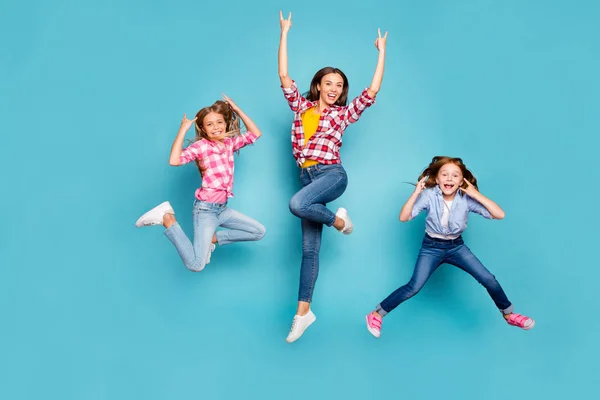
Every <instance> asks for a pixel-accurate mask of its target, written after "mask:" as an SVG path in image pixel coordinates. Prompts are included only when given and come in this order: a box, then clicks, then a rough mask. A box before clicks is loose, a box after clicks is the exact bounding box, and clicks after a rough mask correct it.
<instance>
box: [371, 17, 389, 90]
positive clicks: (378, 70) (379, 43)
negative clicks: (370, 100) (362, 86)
mask: <svg viewBox="0 0 600 400" xmlns="http://www.w3.org/2000/svg"><path fill="white" fill-rule="evenodd" d="M387 34H388V33H387V31H386V32H385V35H383V37H381V30H379V29H377V35H378V38H377V39H375V47H377V50H379V58H378V59H377V67H375V74H373V80H372V81H371V86H370V87H369V89H367V92H368V93H369V96H371V97H375V95H376V94H377V93H378V92H379V89H380V88H381V81H382V80H383V69H384V65H385V45H386V40H387Z"/></svg>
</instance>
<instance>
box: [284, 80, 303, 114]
mask: <svg viewBox="0 0 600 400" xmlns="http://www.w3.org/2000/svg"><path fill="white" fill-rule="evenodd" d="M281 90H283V95H284V96H285V99H286V100H287V102H288V105H289V106H290V109H291V110H292V111H293V112H298V111H300V110H302V109H303V108H304V107H306V104H307V103H308V100H306V99H305V98H304V97H303V96H302V95H301V94H300V92H299V91H298V85H296V81H292V86H290V87H289V88H285V87H283V85H282V86H281Z"/></svg>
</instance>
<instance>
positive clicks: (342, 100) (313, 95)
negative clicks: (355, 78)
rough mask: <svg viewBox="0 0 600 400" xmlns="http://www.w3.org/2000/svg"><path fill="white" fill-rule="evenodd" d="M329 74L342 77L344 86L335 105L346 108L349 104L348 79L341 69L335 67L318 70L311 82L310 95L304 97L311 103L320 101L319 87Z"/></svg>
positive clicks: (306, 94)
mask: <svg viewBox="0 0 600 400" xmlns="http://www.w3.org/2000/svg"><path fill="white" fill-rule="evenodd" d="M327 74H338V75H340V76H341V77H342V79H343V81H344V85H343V87H342V94H341V95H340V97H338V99H337V100H336V101H335V105H336V106H340V107H343V106H345V105H346V104H347V103H348V86H349V85H348V78H346V74H344V73H343V72H342V70H341V69H338V68H334V67H325V68H321V69H320V70H318V71H317V73H316V74H315V76H313V78H312V81H311V82H310V90H309V91H308V93H305V96H304V97H306V99H307V100H309V101H317V100H319V97H320V96H319V89H318V88H317V85H320V84H321V79H323V77H324V76H325V75H327Z"/></svg>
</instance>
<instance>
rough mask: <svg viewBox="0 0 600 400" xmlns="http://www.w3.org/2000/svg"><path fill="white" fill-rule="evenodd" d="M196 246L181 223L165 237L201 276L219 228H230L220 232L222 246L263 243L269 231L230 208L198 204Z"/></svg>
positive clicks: (195, 214) (195, 203) (186, 263)
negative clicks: (260, 241)
mask: <svg viewBox="0 0 600 400" xmlns="http://www.w3.org/2000/svg"><path fill="white" fill-rule="evenodd" d="M193 216H194V244H192V242H191V241H190V239H188V237H187V236H186V234H185V233H184V232H183V229H181V226H180V225H179V223H177V222H175V223H174V224H173V225H171V226H170V227H168V228H167V229H166V230H165V235H166V236H167V238H169V240H170V241H171V243H173V245H175V248H176V249H177V252H178V253H179V256H180V257H181V259H182V260H183V263H184V264H185V266H186V267H187V269H189V270H190V271H193V272H200V271H202V270H203V269H204V266H205V265H206V259H207V257H208V253H209V251H210V245H211V243H212V239H213V235H214V234H215V232H216V231H217V227H219V226H221V227H224V228H229V229H227V230H220V231H218V232H216V234H217V243H218V244H219V245H221V246H224V245H227V244H230V243H234V242H245V241H254V240H260V239H262V238H263V236H264V235H265V232H266V231H265V227H264V226H262V225H261V224H260V223H258V222H257V221H255V220H253V219H252V218H250V217H247V216H245V215H244V214H242V213H239V212H237V211H235V210H232V209H231V208H228V207H227V204H226V203H225V204H219V203H208V202H205V201H200V200H197V199H196V200H195V201H194V211H193Z"/></svg>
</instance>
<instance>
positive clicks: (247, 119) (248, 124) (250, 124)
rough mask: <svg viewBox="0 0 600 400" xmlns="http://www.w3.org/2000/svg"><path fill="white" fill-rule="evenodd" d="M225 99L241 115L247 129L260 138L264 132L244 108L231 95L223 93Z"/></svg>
mask: <svg viewBox="0 0 600 400" xmlns="http://www.w3.org/2000/svg"><path fill="white" fill-rule="evenodd" d="M223 100H225V102H227V104H229V105H230V106H231V109H232V110H233V111H234V112H235V113H236V114H237V115H239V116H240V118H241V119H242V122H243V123H244V125H245V126H246V129H248V132H252V133H253V134H254V135H255V136H256V137H257V138H259V137H260V136H261V135H262V132H261V131H260V129H258V126H256V124H255V123H254V121H252V120H251V119H250V117H249V116H247V115H246V113H244V112H243V111H242V109H241V108H240V107H239V106H238V105H237V104H235V103H234V102H233V100H231V99H230V98H229V97H227V96H225V94H223Z"/></svg>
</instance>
